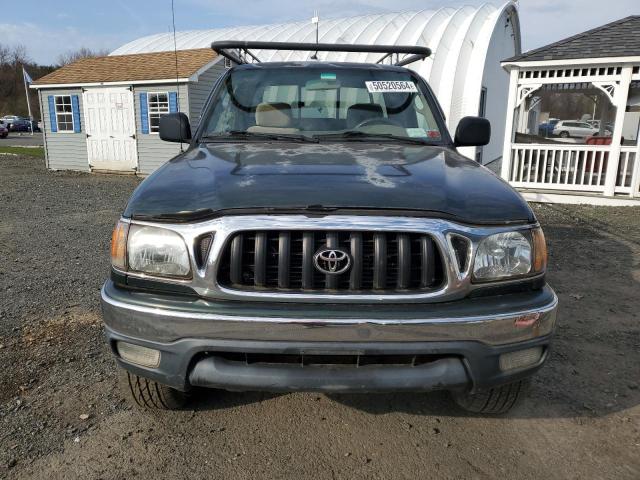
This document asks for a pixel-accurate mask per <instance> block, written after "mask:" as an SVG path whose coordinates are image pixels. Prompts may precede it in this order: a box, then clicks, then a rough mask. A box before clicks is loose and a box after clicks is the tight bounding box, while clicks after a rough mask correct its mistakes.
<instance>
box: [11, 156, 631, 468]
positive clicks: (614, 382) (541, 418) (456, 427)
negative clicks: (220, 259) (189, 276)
mask: <svg viewBox="0 0 640 480" xmlns="http://www.w3.org/2000/svg"><path fill="white" fill-rule="evenodd" d="M137 183H138V180H137V179H135V178H133V177H122V176H100V175H87V174H77V173H51V172H47V171H46V170H45V169H44V167H43V165H42V161H41V160H35V159H33V158H25V157H12V156H0V368H1V370H0V478H16V479H20V478H36V479H37V478H45V479H47V480H53V479H58V478H60V479H62V478H65V479H67V478H83V479H94V478H95V479H98V478H100V479H130V478H134V477H141V478H198V479H199V478H208V479H213V478H223V479H250V478H296V479H307V478H311V479H314V480H321V479H325V478H326V479H334V478H345V479H364V478H367V479H372V478H380V479H383V478H384V479H387V478H463V479H469V478H488V479H492V478H508V479H516V478H518V479H519V478H536V479H539V478H543V479H572V478H576V479H578V478H580V479H596V478H597V479H634V480H637V479H639V478H640V209H637V208H604V207H600V208H595V207H575V206H560V205H555V206H541V205H538V206H535V210H536V212H537V214H538V216H539V219H540V222H541V223H542V224H543V226H544V228H545V231H546V234H547V238H548V242H549V247H550V267H549V276H548V278H549V282H550V283H551V285H552V286H553V287H554V288H555V289H556V291H557V293H558V295H559V297H560V312H559V326H558V330H557V336H556V340H555V344H554V349H553V353H552V355H551V358H550V361H549V362H548V364H547V365H546V366H545V368H544V369H543V370H542V371H541V372H540V374H539V375H538V376H537V377H536V378H535V380H534V382H533V386H532V389H531V392H530V395H529V397H528V398H527V399H526V400H525V401H524V402H523V403H522V404H521V405H520V406H518V407H517V408H516V409H515V410H514V411H512V412H511V413H510V414H509V415H507V416H504V417H494V418H485V417H478V416H472V415H469V414H465V413H462V412H460V411H459V410H457V409H456V408H455V407H454V406H453V405H452V404H451V403H450V402H449V399H448V397H447V395H446V394H440V393H438V394H429V395H425V394H412V395H409V394H390V395H361V396H357V395H318V394H290V395H271V394H262V393H248V394H240V393H216V394H215V395H207V396H204V395H201V396H200V397H199V398H198V399H197V401H196V403H195V404H194V405H193V410H187V411H182V412H177V413H161V414H159V413H153V412H148V411H143V410H140V409H138V408H132V407H130V406H128V404H127V403H126V402H125V401H124V400H123V398H122V396H121V394H120V392H119V390H118V388H117V376H116V371H115V368H114V367H115V365H114V362H113V360H112V359H111V357H110V355H109V353H108V352H107V349H106V347H105V344H104V342H103V338H102V326H101V319H100V311H99V301H98V299H99V289H100V286H101V284H102V282H103V281H104V279H105V278H106V277H107V274H108V269H109V264H108V245H109V236H110V232H111V228H112V226H113V224H114V222H115V221H116V220H117V218H118V216H119V213H120V211H121V210H122V209H123V208H124V206H125V202H126V200H127V197H128V196H129V194H130V193H131V191H132V190H133V188H134V187H135V186H136V184H137ZM87 416H88V417H87Z"/></svg>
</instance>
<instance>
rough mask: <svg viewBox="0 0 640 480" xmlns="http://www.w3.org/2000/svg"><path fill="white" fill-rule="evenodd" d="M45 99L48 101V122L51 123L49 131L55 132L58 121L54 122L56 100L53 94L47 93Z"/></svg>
mask: <svg viewBox="0 0 640 480" xmlns="http://www.w3.org/2000/svg"><path fill="white" fill-rule="evenodd" d="M47 101H48V102H49V123H50V124H51V131H52V132H54V133H55V132H57V131H58V122H56V102H55V99H54V98H53V95H49V97H48V98H47Z"/></svg>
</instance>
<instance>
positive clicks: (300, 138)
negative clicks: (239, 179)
mask: <svg viewBox="0 0 640 480" xmlns="http://www.w3.org/2000/svg"><path fill="white" fill-rule="evenodd" d="M245 138H263V139H267V140H280V141H283V140H284V141H287V140H288V141H293V142H311V143H318V142H319V140H318V139H317V138H313V137H307V136H306V135H300V134H289V133H287V134H285V133H264V132H248V131H246V130H229V131H228V132H223V133H218V134H215V135H206V136H204V137H202V138H201V140H205V141H206V140H213V141H216V140H237V139H245Z"/></svg>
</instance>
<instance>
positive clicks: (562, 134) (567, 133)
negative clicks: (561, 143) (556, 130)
mask: <svg viewBox="0 0 640 480" xmlns="http://www.w3.org/2000/svg"><path fill="white" fill-rule="evenodd" d="M560 136H561V137H562V138H569V132H560Z"/></svg>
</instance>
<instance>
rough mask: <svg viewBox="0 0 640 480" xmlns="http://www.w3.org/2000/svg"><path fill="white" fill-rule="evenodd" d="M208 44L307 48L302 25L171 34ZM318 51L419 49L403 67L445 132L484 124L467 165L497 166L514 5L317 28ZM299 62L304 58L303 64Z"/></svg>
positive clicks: (514, 46)
mask: <svg viewBox="0 0 640 480" xmlns="http://www.w3.org/2000/svg"><path fill="white" fill-rule="evenodd" d="M216 40H260V41H286V42H314V41H315V40H316V26H315V25H314V24H312V23H311V22H310V21H308V20H305V21H300V22H293V23H282V24H274V25H262V26H248V27H231V28H219V29H212V30H191V31H183V32H177V33H176V43H177V48H178V50H183V49H193V48H206V47H209V46H210V45H211V42H213V41H216ZM319 41H320V42H321V43H364V44H371V45H420V46H426V47H429V48H431V50H432V51H433V55H432V56H431V57H430V58H429V59H427V60H426V61H424V62H420V63H415V64H412V65H410V66H409V68H412V69H413V70H415V71H416V72H417V73H418V74H420V75H421V76H422V77H423V78H425V79H426V80H427V81H428V82H429V83H430V85H431V87H432V88H433V90H434V92H435V93H436V95H437V97H438V99H439V101H440V103H441V105H442V108H443V110H444V112H445V115H446V116H447V121H448V125H449V128H450V129H451V130H454V129H455V127H456V126H457V124H458V121H459V120H460V119H461V118H462V117H464V116H467V115H478V114H479V115H482V116H485V117H486V118H488V119H489V120H490V121H491V125H492V127H493V134H492V141H491V143H490V144H489V145H488V146H486V147H484V148H483V149H482V151H480V150H478V151H476V149H473V148H468V149H465V150H464V151H463V153H465V154H466V155H468V156H470V157H474V156H475V157H476V158H478V159H479V160H480V159H481V160H482V163H484V164H486V163H490V162H492V161H494V160H497V159H499V158H501V156H502V146H503V139H504V132H505V128H504V127H505V117H506V109H507V90H508V88H509V75H508V74H507V73H506V72H505V71H504V70H503V69H502V68H501V66H500V62H501V61H502V60H504V59H505V58H509V57H512V56H514V55H518V54H520V23H519V18H518V11H517V6H516V3H515V2H511V1H510V2H507V3H505V4H504V5H502V6H501V7H495V6H493V5H491V4H484V5H482V6H480V7H469V6H465V7H461V8H448V7H444V8H440V9H438V10H422V11H417V12H400V13H389V14H375V15H363V16H358V17H349V18H332V19H326V20H321V21H320V24H319ZM173 49H174V36H173V34H172V33H160V34H156V35H150V36H147V37H143V38H140V39H138V40H134V41H132V42H129V43H127V44H125V45H123V46H122V47H120V48H118V49H117V50H115V51H114V52H113V53H112V55H124V54H132V53H146V52H164V51H173ZM254 53H255V54H256V56H257V57H258V58H260V59H261V60H262V61H270V60H274V61H281V60H301V59H306V58H307V57H308V54H306V53H304V52H286V51H282V52H277V51H276V52H274V51H259V50H258V51H255V52H254ZM305 55H306V56H305ZM318 57H319V60H331V61H347V62H367V61H370V62H375V61H376V60H377V59H378V58H379V57H380V55H379V54H367V53H364V54H363V53H335V52H334V53H332V52H324V53H323V52H320V53H319V54H318Z"/></svg>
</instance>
